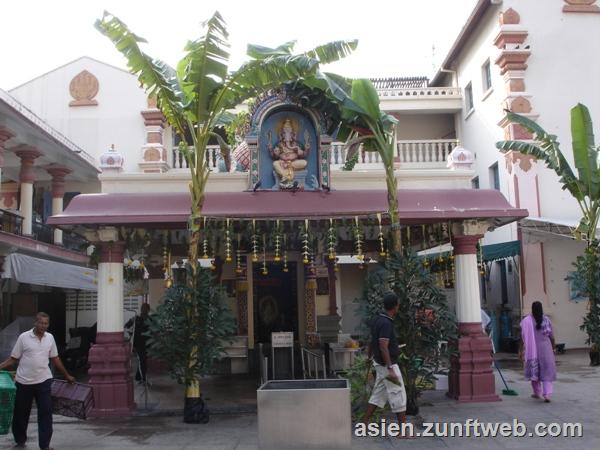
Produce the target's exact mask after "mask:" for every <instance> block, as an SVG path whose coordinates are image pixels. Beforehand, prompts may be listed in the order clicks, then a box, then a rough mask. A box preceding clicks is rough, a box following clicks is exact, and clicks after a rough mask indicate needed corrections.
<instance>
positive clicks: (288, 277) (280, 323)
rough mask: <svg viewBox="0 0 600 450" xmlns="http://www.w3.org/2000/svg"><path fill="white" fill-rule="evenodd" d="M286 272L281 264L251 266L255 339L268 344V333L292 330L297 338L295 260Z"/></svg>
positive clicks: (269, 334)
mask: <svg viewBox="0 0 600 450" xmlns="http://www.w3.org/2000/svg"><path fill="white" fill-rule="evenodd" d="M288 268H289V270H288V272H284V271H283V266H282V265H281V264H275V263H270V264H267V270H268V274H267V275H263V274H262V266H261V267H256V266H255V268H254V278H253V285H254V292H253V294H254V341H255V342H257V343H258V342H263V343H270V342H271V333H273V332H277V331H293V332H294V338H295V339H298V295H297V277H296V263H288Z"/></svg>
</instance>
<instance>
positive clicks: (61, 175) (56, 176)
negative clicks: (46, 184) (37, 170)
mask: <svg viewBox="0 0 600 450" xmlns="http://www.w3.org/2000/svg"><path fill="white" fill-rule="evenodd" d="M46 172H48V173H49V174H50V175H51V176H52V198H62V197H63V196H64V195H65V177H66V176H67V175H68V174H70V173H71V172H72V171H71V169H69V168H67V167H63V166H58V165H51V166H48V167H46Z"/></svg>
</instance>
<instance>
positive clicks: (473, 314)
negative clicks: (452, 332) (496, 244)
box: [448, 235, 500, 402]
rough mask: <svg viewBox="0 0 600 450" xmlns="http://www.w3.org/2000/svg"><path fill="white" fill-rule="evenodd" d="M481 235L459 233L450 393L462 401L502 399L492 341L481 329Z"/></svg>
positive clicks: (457, 239)
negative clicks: (497, 392)
mask: <svg viewBox="0 0 600 450" xmlns="http://www.w3.org/2000/svg"><path fill="white" fill-rule="evenodd" d="M481 237H482V236H481V235H455V236H454V237H453V239H452V245H453V247H454V257H455V268H456V275H455V280H456V317H457V319H458V333H459V338H458V342H457V344H458V345H457V347H458V354H457V355H454V356H452V357H451V360H450V363H451V365H450V374H449V377H448V396H449V397H452V398H454V399H456V400H458V401H460V402H489V401H498V400H500V398H499V397H498V395H496V386H495V378H494V372H493V369H492V342H491V340H490V338H489V337H488V336H487V335H485V334H484V333H483V330H482V328H481V309H480V308H481V306H480V305H481V299H480V293H479V270H478V268H477V242H478V241H479V239H480V238H481Z"/></svg>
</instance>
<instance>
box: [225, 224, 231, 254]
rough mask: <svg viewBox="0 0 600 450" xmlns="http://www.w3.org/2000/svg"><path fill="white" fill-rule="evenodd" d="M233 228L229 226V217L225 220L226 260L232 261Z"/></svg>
mask: <svg viewBox="0 0 600 450" xmlns="http://www.w3.org/2000/svg"><path fill="white" fill-rule="evenodd" d="M231 247H232V245H231V229H230V228H229V219H227V220H226V222H225V262H231V261H232V258H231Z"/></svg>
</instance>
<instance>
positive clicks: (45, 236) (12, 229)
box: [0, 209, 88, 252]
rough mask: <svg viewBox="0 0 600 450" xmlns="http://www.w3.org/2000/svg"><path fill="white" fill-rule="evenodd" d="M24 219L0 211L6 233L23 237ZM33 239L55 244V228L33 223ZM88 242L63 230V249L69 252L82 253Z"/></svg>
mask: <svg viewBox="0 0 600 450" xmlns="http://www.w3.org/2000/svg"><path fill="white" fill-rule="evenodd" d="M22 223H23V218H22V217H21V216H20V215H18V214H15V213H14V212H11V211H7V210H5V209H0V230H1V231H4V232H5V233H10V234H15V235H17V236H22V235H23V229H22ZM31 233H32V236H31V237H32V238H33V239H35V240H36V241H40V242H44V243H45V244H53V243H54V227H51V226H50V225H46V224H44V223H41V222H38V221H36V220H34V221H33V222H32V223H31ZM87 243H88V242H87V241H86V240H85V238H83V237H81V236H79V235H78V234H75V233H73V232H71V231H67V230H63V247H64V248H66V249H68V250H73V251H77V252H81V251H84V250H85V246H86V244H87Z"/></svg>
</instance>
